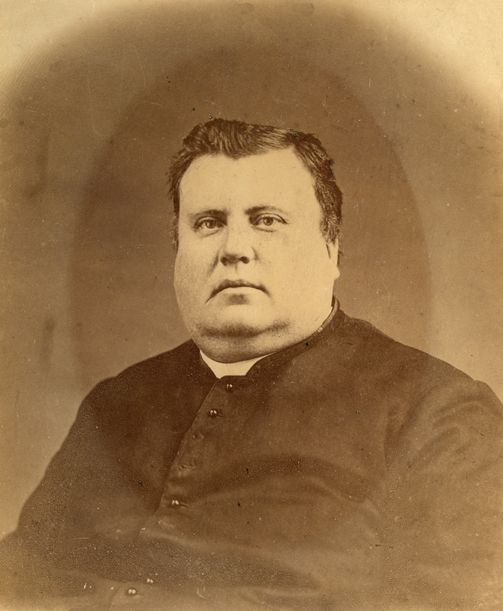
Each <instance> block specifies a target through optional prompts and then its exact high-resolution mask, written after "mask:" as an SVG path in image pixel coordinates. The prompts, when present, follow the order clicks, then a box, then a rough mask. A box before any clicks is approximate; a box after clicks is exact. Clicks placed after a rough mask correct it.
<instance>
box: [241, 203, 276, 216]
mask: <svg viewBox="0 0 503 611" xmlns="http://www.w3.org/2000/svg"><path fill="white" fill-rule="evenodd" d="M257 212H279V213H281V214H286V210H283V209H282V208H278V207H277V206H270V205H266V206H252V207H251V208H247V209H246V210H245V213H246V214H248V215H252V214H256V213H257Z"/></svg>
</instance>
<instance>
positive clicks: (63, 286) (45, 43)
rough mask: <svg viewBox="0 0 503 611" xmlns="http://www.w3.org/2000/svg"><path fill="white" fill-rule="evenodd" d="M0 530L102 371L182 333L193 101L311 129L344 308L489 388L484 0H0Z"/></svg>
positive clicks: (501, 131)
mask: <svg viewBox="0 0 503 611" xmlns="http://www.w3.org/2000/svg"><path fill="white" fill-rule="evenodd" d="M0 27H1V37H2V43H1V46H0V65H1V68H0V97H1V102H2V107H1V114H0V137H1V144H0V152H1V160H0V161H1V166H0V169H1V172H0V181H1V183H0V205H1V207H0V215H1V216H0V253H1V263H0V265H1V272H0V273H1V276H0V290H1V295H2V299H1V308H2V310H1V319H0V324H1V332H2V349H1V350H2V351H1V363H0V384H1V390H0V400H1V404H0V426H1V429H0V430H1V460H2V465H3V469H2V472H1V474H0V534H1V533H7V532H9V531H10V530H12V529H13V528H14V527H15V525H16V520H17V516H18V513H19V510H20V508H21V506H22V504H23V502H24V501H25V500H26V498H27V496H28V495H29V494H30V492H31V491H32V490H33V489H34V487H35V486H36V484H37V483H38V481H39V480H40V478H41V476H42V474H43V471H44V469H45V467H46V465H47V463H48V461H49V460H50V458H51V456H52V455H53V454H54V452H55V451H56V450H57V449H58V447H59V445H60V444H61V442H62V441H63V439H64V437H65V435H66V433H67V431H68V428H69V427H70V425H71V423H72V421H73V419H74V417H75V413H76V411H77V409H78V405H79V403H80V401H81V399H82V398H83V396H84V395H85V394H86V393H87V392H88V391H89V390H90V389H91V388H92V386H93V385H94V384H96V383H97V382H98V381H99V380H101V379H103V378H105V377H107V376H110V375H114V374H116V373H118V372H119V371H121V370H122V369H124V368H125V367H127V366H128V365H130V364H132V363H134V362H135V361H138V360H140V359H143V358H147V357H149V356H152V355H154V354H157V353H159V352H162V351H165V350H167V349H169V348H172V347H174V346H175V345H177V344H178V343H180V342H181V341H184V340H185V339H186V338H187V333H186V331H185V330H184V328H183V325H182V323H181V319H180V316H179V314H178V311H177V306H176V302H175V298H174V293H173V290H172V286H171V285H172V277H173V250H172V246H171V238H170V234H169V225H170V217H171V207H170V204H169V203H168V201H167V197H166V169H167V166H168V163H169V158H170V156H171V155H172V154H173V153H174V152H175V151H176V150H177V149H178V148H179V146H180V143H181V138H182V137H183V136H184V135H186V133H187V132H188V131H189V130H190V129H191V127H192V126H193V125H194V124H196V123H199V122H203V121H206V120H208V119H209V118H210V117H224V118H236V119H242V120H245V121H249V122H257V123H266V124H272V125H276V126H281V127H290V128H293V129H299V130H302V131H308V132H314V133H315V134H316V135H317V136H319V137H320V138H321V140H322V141H323V143H324V144H325V145H326V147H327V148H328V150H329V152H330V154H331V156H332V157H333V159H334V170H335V174H336V177H337V180H338V183H339V184H340V187H341V189H342V191H343V193H344V198H345V204H344V226H343V238H342V248H343V252H344V255H343V258H342V261H341V278H340V280H339V281H338V286H337V296H338V298H339V300H340V302H341V307H342V309H343V310H344V311H346V312H347V313H348V314H350V315H353V316H357V317H361V318H364V319H366V320H369V321H370V322H372V323H373V324H375V325H376V326H378V327H379V328H380V329H381V330H382V331H384V332H385V333H387V334H389V335H391V336H393V337H394V338H395V339H398V340H399V341H402V342H404V343H407V344H410V345H412V346H415V347H417V348H419V349H421V350H425V351H427V352H429V353H431V354H433V355H435V356H438V357H440V358H442V359H444V360H447V361H448V362H450V363H452V364H453V365H455V366H456V367H458V368H460V369H462V370H463V371H466V372H467V373H468V374H469V375H471V376H472V377H474V378H477V379H480V380H483V381H485V382H488V383H489V384H490V385H491V386H492V388H493V389H494V390H495V391H496V392H497V394H498V395H499V396H500V398H501V397H503V355H502V352H503V351H502V345H503V320H502V316H501V310H502V308H501V301H502V296H503V287H502V284H503V279H502V273H501V267H502V263H501V262H502V260H503V257H502V255H503V252H502V251H503V247H502V229H503V223H502V202H503V184H502V163H501V162H502V149H503V76H502V75H503V70H502V66H501V61H502V59H503V37H502V36H501V32H502V31H503V3H502V2H501V1H500V0H469V1H467V0H432V1H431V2H428V3H424V2H422V1H420V0H407V1H405V0H323V1H318V0H314V1H313V2H312V3H306V2H300V1H298V2H297V1H290V0H285V1H284V2H279V1H274V0H271V1H269V2H241V1H231V2H224V1H218V2H217V1H209V0H206V1H203V0H200V1H199V2H197V1H194V2H186V1H183V2H182V1H181V0H158V1H147V0H142V1H139V0H137V1H131V0H129V1H125V0H94V1H92V0H38V1H28V0H3V2H2V3H1V4H0Z"/></svg>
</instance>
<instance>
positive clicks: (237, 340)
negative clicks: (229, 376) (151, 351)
mask: <svg viewBox="0 0 503 611" xmlns="http://www.w3.org/2000/svg"><path fill="white" fill-rule="evenodd" d="M334 311H335V307H334V306H332V307H330V308H329V309H328V311H327V312H326V313H325V316H321V317H320V318H318V319H316V320H314V321H313V323H312V325H310V327H309V328H308V329H302V330H295V329H294V330H293V331H292V330H288V329H284V328H283V329H277V328H276V329H274V330H273V331H272V332H271V330H270V329H268V330H267V332H264V333H261V334H257V335H251V334H247V333H246V332H241V333H240V332H239V330H238V329H235V330H234V331H233V332H230V333H229V334H227V335H222V334H212V335H201V336H194V337H193V339H194V342H195V343H196V345H197V346H198V348H199V349H200V350H201V352H203V353H204V354H205V355H206V356H208V357H209V358H210V359H212V360H214V361H217V362H219V363H237V362H241V361H248V360H251V359H258V358H261V357H264V356H267V355H268V354H273V353H274V352H279V351H280V350H284V349H285V348H288V347H289V346H293V345H294V344H297V343H299V342H301V341H303V340H305V339H307V338H308V337H310V336H311V335H312V334H313V333H315V332H316V331H317V330H318V329H319V328H320V327H321V326H322V325H323V324H324V321H326V320H327V319H328V318H329V317H330V316H331V314H332V313H333V312H334Z"/></svg>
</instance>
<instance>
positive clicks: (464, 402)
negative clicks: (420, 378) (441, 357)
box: [383, 376, 503, 609]
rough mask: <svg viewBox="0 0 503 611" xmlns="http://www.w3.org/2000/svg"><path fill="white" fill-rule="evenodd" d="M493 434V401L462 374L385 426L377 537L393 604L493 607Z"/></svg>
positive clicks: (497, 462) (498, 545)
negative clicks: (388, 432)
mask: <svg viewBox="0 0 503 611" xmlns="http://www.w3.org/2000/svg"><path fill="white" fill-rule="evenodd" d="M502 439H503V434H502V407H501V404H500V403H499V401H498V400H497V398H496V397H495V395H494V394H493V393H492V391H491V390H490V389H489V388H488V387H487V386H486V385H485V384H482V383H474V382H472V380H470V379H469V378H467V377H464V376H463V377H458V378H457V379H456V380H455V381H452V382H451V383H450V384H446V385H445V384H442V385H438V386H435V387H433V388H432V389H431V390H430V391H429V392H427V393H426V394H425V395H424V396H423V397H421V398H420V400H419V402H418V405H417V408H416V410H414V411H413V412H412V413H411V414H409V416H408V418H407V420H406V421H405V422H404V423H403V424H402V426H401V428H400V430H398V431H395V432H394V435H393V438H392V439H390V443H389V449H390V452H389V457H388V458H389V465H390V474H391V484H390V486H389V490H390V493H389V496H388V499H387V504H386V507H385V508H384V511H385V515H386V527H385V529H384V531H383V537H384V541H385V547H386V550H385V551H386V558H387V564H388V566H387V573H388V585H389V590H390V599H391V600H395V601H396V602H397V604H398V605H399V607H398V608H400V609H402V608H406V609H409V608H410V609H416V608H418V609H423V608H425V609H427V608H434V609H451V608H452V609H454V608H455V609H475V608H476V609H493V608H494V609H496V608H501V605H502V604H503V599H500V598H499V597H500V596H501V595H502V580H503V569H502V566H503V565H502V553H501V550H502V536H501V535H502V530H503V528H502V525H503V521H502V490H503V487H502V482H503V450H502ZM498 592H499V593H498Z"/></svg>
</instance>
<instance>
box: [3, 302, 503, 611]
mask: <svg viewBox="0 0 503 611" xmlns="http://www.w3.org/2000/svg"><path fill="white" fill-rule="evenodd" d="M502 438H503V436H502V410H501V405H500V403H499V402H498V400H497V399H496V397H495V396H494V394H493V393H492V392H491V390H490V389H489V388H488V387H487V386H486V385H485V384H483V383H478V382H474V381H473V380H472V379H471V378H469V377H468V376H466V375H465V374H463V373H461V372H460V371H458V370H456V369H455V368H453V367H451V366H450V365H448V364H446V363H444V362H442V361H440V360H437V359H435V358H433V357H431V356H428V355H427V354H425V353H423V352H420V351H418V350H415V349H413V348H410V347H407V346H404V345H402V344H400V343H398V342H396V341H394V340H392V339H390V338H389V337H387V336H386V335H384V334H382V333H381V332H379V331H378V330H377V329H375V328H374V327H373V326H371V325H370V324H368V323H366V322H363V321H360V320H356V319H352V318H350V317H348V316H347V315H345V314H344V312H342V311H341V310H340V309H338V310H337V311H336V312H335V314H333V315H332V316H331V317H330V318H329V319H328V320H327V321H326V323H325V325H324V326H323V328H321V329H320V330H319V331H318V332H317V333H315V334H314V335H313V336H311V337H309V338H308V339H307V340H305V341H303V342H300V343H299V344H296V345H294V346H291V347H289V348H287V349H285V350H282V351H281V352H278V353H275V354H273V355H270V356H268V357H266V358H263V359H261V360H260V361H258V362H257V363H255V365H253V367H252V368H251V369H250V371H249V372H248V373H247V374H246V375H243V376H224V377H222V378H220V379H217V378H216V377H215V376H214V374H213V373H212V371H211V370H210V369H209V368H208V366H207V365H206V364H205V363H204V362H203V361H202V359H201V356H200V353H199V350H198V348H197V347H196V345H195V344H194V343H193V342H192V341H188V342H186V343H184V344H182V345H181V346H179V347H178V348H175V349H174V350H172V351H170V352H167V353H165V354H161V355H159V356H157V357H154V358H151V359H148V360H146V361H143V362H141V363H138V364H136V365H133V366H132V367H130V368H128V369H126V370H125V371H124V372H123V373H121V374H120V375H118V376H116V377H114V378H111V379H108V380H105V381H104V382H102V383H100V384H98V386H96V387H95V388H94V390H92V392H91V393H90V394H89V395H88V397H87V398H86V399H85V400H84V402H83V404H82V406H81V407H80V410H79V412H78V415H77V418H76V421H75V423H74V425H73V426H72V428H71V430H70V432H69V435H68V437H67V439H66V440H65V442H64V443H63V445H62V447H61V449H60V451H59V452H58V453H57V454H56V456H55V457H54V458H53V460H52V462H51V463H50V465H49V467H48V469H47V471H46V474H45V476H44V478H43V480H42V482H41V484H40V485H39V486H38V488H37V489H36V490H35V492H34V493H33V495H32V496H31V498H30V499H29V500H28V501H27V503H26V505H25V507H24V509H23V511H22V514H21V518H20V521H19V526H18V528H17V530H16V532H15V533H13V534H11V535H10V536H9V537H7V539H6V540H4V542H3V545H2V555H1V563H2V569H1V573H2V588H1V589H2V591H3V600H4V607H5V608H12V609H19V608H22V609H65V610H68V609H73V610H77V609H96V610H98V609H107V610H109V609H124V610H126V609H130V610H131V611H133V610H134V611H162V610H168V609H169V610H170V611H174V610H180V611H191V610H193V609H194V610H200V609H218V610H229V611H240V610H241V609H242V610H245V611H250V610H255V609H266V610H269V609H271V610H272V609H274V610H302V611H310V610H316V611H321V610H341V611H348V610H351V609H355V610H356V609H357V610H359V611H360V610H364V609H369V610H375V609H397V610H400V611H402V610H409V609H411V610H412V609H413V610H414V611H416V610H418V609H420V610H422V609H442V610H443V609H461V610H463V609H467V610H468V609H475V608H477V609H492V608H494V609H499V608H503V607H502V606H501V605H503V598H501V591H500V588H501V574H502V564H501V548H502V545H501V530H502V527H501V524H502V522H501V514H502V507H501V496H502V495H501V490H502V486H501V484H502V479H503V478H502V475H503V465H502ZM9 601H10V602H9ZM19 601H22V604H23V605H24V606H21V602H19ZM16 604H18V605H19V606H16ZM9 605H12V607H9ZM477 605H478V606H477ZM498 605H500V606H498ZM4 607H2V608H4Z"/></svg>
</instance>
